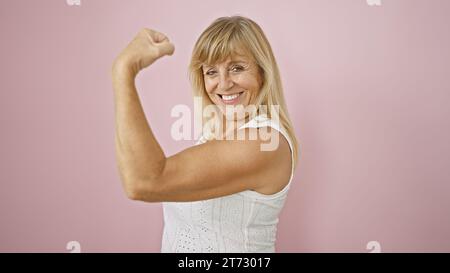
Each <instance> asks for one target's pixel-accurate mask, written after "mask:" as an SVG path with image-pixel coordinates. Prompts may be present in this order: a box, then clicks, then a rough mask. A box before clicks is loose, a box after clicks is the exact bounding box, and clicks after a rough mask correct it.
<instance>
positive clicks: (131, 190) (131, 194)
mask: <svg viewBox="0 0 450 273" xmlns="http://www.w3.org/2000/svg"><path fill="white" fill-rule="evenodd" d="M125 194H126V196H127V198H128V199H130V200H133V201H141V199H142V193H141V191H140V190H138V189H137V188H135V187H125Z"/></svg>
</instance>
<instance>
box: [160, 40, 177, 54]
mask: <svg viewBox="0 0 450 273" xmlns="http://www.w3.org/2000/svg"><path fill="white" fill-rule="evenodd" d="M156 46H157V47H158V49H159V50H160V52H161V54H162V55H169V56H170V55H172V54H173V52H174V51H175V46H174V45H173V44H172V43H171V42H169V41H168V40H167V39H166V40H163V41H161V42H160V43H157V44H156Z"/></svg>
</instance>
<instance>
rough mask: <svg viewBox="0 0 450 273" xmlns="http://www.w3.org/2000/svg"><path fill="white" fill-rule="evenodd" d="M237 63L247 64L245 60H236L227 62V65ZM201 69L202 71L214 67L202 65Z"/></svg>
mask: <svg viewBox="0 0 450 273" xmlns="http://www.w3.org/2000/svg"><path fill="white" fill-rule="evenodd" d="M237 63H245V64H248V63H249V62H248V61H246V60H241V59H238V60H231V61H229V62H228V63H227V65H231V64H237ZM202 67H203V68H204V69H209V68H212V67H214V65H207V64H203V66H202Z"/></svg>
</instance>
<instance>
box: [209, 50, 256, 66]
mask: <svg viewBox="0 0 450 273" xmlns="http://www.w3.org/2000/svg"><path fill="white" fill-rule="evenodd" d="M251 60H252V58H251V57H250V56H249V55H247V54H242V53H233V54H231V55H230V56H228V57H226V58H224V59H223V60H220V61H218V62H216V63H214V64H208V63H203V65H202V67H204V68H206V67H213V66H216V65H228V64H232V63H239V62H243V63H249V62H251Z"/></svg>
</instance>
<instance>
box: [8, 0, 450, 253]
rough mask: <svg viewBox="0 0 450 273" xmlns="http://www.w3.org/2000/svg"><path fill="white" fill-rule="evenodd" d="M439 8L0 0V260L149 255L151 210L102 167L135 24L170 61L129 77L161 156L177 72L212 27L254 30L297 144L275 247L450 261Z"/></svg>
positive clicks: (446, 98)
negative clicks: (226, 21)
mask: <svg viewBox="0 0 450 273" xmlns="http://www.w3.org/2000/svg"><path fill="white" fill-rule="evenodd" d="M449 13H450V1H448V0H433V1H425V0H382V5H381V6H378V7H375V6H369V5H367V3H366V1H365V0H339V1H334V0H328V1H326V0H319V1H318V0H309V1H306V0H304V1H258V0H254V1H235V0H228V1H204V0H201V1H200V0H197V1H181V0H180V1H174V0H164V1H162V0H161V1H144V0H139V1H137V0H135V1H121V0H114V1H113V0H95V1H88V0H81V6H69V5H67V3H66V1H65V0H47V1H33V0H29V1H25V0H20V1H19V0H14V1H12V0H9V1H6V0H2V1H1V4H0V22H1V24H0V33H1V42H0V47H1V51H0V62H1V82H0V87H1V92H0V103H1V107H0V128H1V129H0V130H1V141H0V166H1V170H0V182H1V184H0V251H1V252H6V251H14V252H16V251H17V252H25V251H26V252H28V251H31V252H43V251H51V252H68V251H67V250H66V244H67V242H69V241H72V240H75V241H79V242H80V243H81V251H82V252H118V251H121V252H122V251H124V252H158V251H159V250H160V240H161V231H162V224H163V223H162V209H161V205H160V204H149V203H141V202H133V201H130V200H128V199H127V198H126V197H125V195H124V193H123V191H122V188H121V184H120V180H119V177H118V172H117V169H116V163H115V157H114V112H113V111H114V106H113V91H112V86H111V78H110V74H109V72H110V67H111V63H112V60H113V58H114V57H115V56H116V55H117V54H118V53H119V51H120V50H121V49H122V48H124V46H126V44H127V43H128V42H129V41H130V40H131V39H132V38H133V37H134V35H135V34H136V33H137V32H138V31H139V30H140V29H141V28H142V27H149V28H154V29H156V30H159V31H161V32H163V33H166V34H167V35H168V36H169V38H170V39H171V41H173V43H174V44H175V46H176V51H175V54H174V55H173V56H172V57H170V58H164V59H161V60H159V61H158V62H157V63H155V64H154V65H153V66H151V67H150V68H148V69H146V70H145V71H144V72H142V73H141V74H140V75H139V77H138V80H137V81H138V89H139V94H140V97H141V99H142V103H143V105H144V108H145V111H146V114H147V117H148V120H149V122H150V124H151V126H152V128H153V130H154V132H155V134H156V136H157V138H158V140H159V141H160V143H161V145H162V146H163V148H164V150H165V152H166V154H167V155H171V154H174V153H176V152H178V151H180V150H181V149H184V148H187V147H188V146H190V145H192V144H193V143H194V142H193V141H180V142H176V141H174V140H172V139H171V137H170V127H171V124H172V123H173V122H174V121H175V120H176V119H175V118H172V117H171V116H170V110H171V109H172V107H173V106H175V105H176V104H186V105H189V106H190V107H191V106H192V105H193V103H192V98H191V90H190V85H189V81H188V77H187V65H188V61H189V58H190V53H191V50H192V47H193V44H194V42H195V40H196V39H197V37H198V36H199V34H200V33H201V31H202V30H203V29H204V28H206V27H207V25H208V24H209V23H211V22H212V21H213V19H215V18H216V17H219V16H224V15H234V14H241V15H244V16H248V17H250V18H253V19H254V20H255V21H256V22H258V23H259V24H260V25H261V26H262V28H263V29H264V30H265V32H266V34H267V36H268V38H269V40H270V41H271V44H272V47H273V49H274V52H275V55H276V57H277V60H278V63H279V66H280V70H281V72H282V78H283V82H284V87H285V96H286V97H287V101H288V107H289V111H290V114H291V117H292V119H293V122H294V124H295V129H296V132H297V135H298V137H299V141H300V145H301V154H300V163H299V168H298V170H297V172H296V176H295V179H294V181H293V187H292V188H291V192H290V194H289V198H288V201H287V203H286V207H285V209H284V211H283V213H282V215H281V219H280V224H279V233H278V244H277V250H278V251H280V252H312V251H314V252H316V251H317V252H328V251H331V252H349V251H352V252H368V250H367V249H366V244H367V243H368V242H369V241H378V242H379V243H380V244H381V248H382V251H383V252H398V251H406V252H416V251H426V252H428V251H450V183H449V182H450V142H449V139H450V122H449V118H450V107H449V103H450V80H449V74H448V73H449V71H450V51H449V48H450V32H449V31H448V27H449V25H450V19H448V18H449V17H448V14H449Z"/></svg>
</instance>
